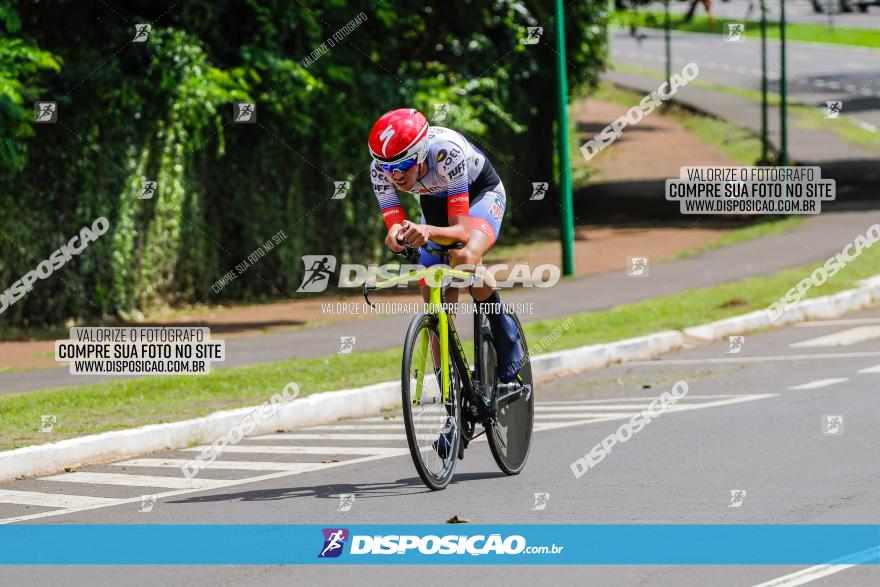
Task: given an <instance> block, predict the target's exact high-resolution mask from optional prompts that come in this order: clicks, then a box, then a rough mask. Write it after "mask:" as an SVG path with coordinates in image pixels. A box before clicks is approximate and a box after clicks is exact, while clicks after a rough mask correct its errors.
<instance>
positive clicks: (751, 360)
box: [626, 351, 880, 367]
mask: <svg viewBox="0 0 880 587" xmlns="http://www.w3.org/2000/svg"><path fill="white" fill-rule="evenodd" d="M861 357H880V352H878V351H864V352H857V353H818V354H815V355H776V356H772V357H724V358H712V357H706V358H705V359H657V360H654V361H630V362H629V363H627V364H626V366H627V367H647V366H650V367H663V366H669V365H703V364H706V363H714V364H721V363H764V362H766V361H815V360H816V359H857V358H861Z"/></svg>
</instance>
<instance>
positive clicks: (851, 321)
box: [794, 318, 880, 328]
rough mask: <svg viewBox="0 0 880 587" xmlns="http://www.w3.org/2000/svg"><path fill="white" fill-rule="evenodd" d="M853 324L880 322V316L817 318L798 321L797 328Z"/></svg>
mask: <svg viewBox="0 0 880 587" xmlns="http://www.w3.org/2000/svg"><path fill="white" fill-rule="evenodd" d="M852 324H880V318H844V319H841V320H815V321H810V322H798V323H797V324H795V325H794V327H795V328H809V327H810V326H850V325H852Z"/></svg>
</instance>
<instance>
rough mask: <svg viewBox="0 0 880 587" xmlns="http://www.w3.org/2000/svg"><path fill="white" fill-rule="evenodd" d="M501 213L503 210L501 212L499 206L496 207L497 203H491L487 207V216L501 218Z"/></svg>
mask: <svg viewBox="0 0 880 587" xmlns="http://www.w3.org/2000/svg"><path fill="white" fill-rule="evenodd" d="M502 214H503V212H501V208H499V207H498V204H492V206H490V207H489V216H491V217H492V218H494V219H495V220H501V215H502Z"/></svg>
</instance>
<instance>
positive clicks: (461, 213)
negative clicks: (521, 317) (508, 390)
mask: <svg viewBox="0 0 880 587" xmlns="http://www.w3.org/2000/svg"><path fill="white" fill-rule="evenodd" d="M369 147H370V154H371V155H372V156H373V160H374V161H373V163H372V165H371V166H370V176H371V178H372V182H373V191H374V192H375V193H376V198H377V199H378V200H379V209H380V210H381V212H382V218H383V219H384V221H385V226H386V228H387V229H388V234H387V236H386V237H385V245H386V246H387V247H388V248H389V249H391V250H392V251H395V252H400V251H402V250H403V246H402V244H401V243H406V244H408V245H410V246H412V247H421V246H422V245H424V244H425V243H427V242H431V243H434V244H446V245H448V244H451V243H455V242H462V243H465V246H464V248H461V249H455V250H450V251H449V256H450V263H451V265H452V266H453V267H454V266H456V265H470V266H472V267H476V266H478V265H479V264H480V263H481V262H482V260H483V256H484V255H485V254H486V252H487V251H488V250H489V249H491V248H492V245H494V244H495V241H496V240H497V238H498V234H499V232H500V231H501V220H502V217H503V216H504V208H505V203H506V195H505V193H504V186H503V185H502V183H501V179H500V178H499V177H498V174H497V173H496V172H495V169H494V168H493V167H492V163H490V162H489V159H488V158H487V157H486V155H485V154H483V152H482V151H480V150H479V149H478V148H476V147H475V146H474V145H472V144H471V143H470V142H469V141H468V140H467V139H466V138H464V137H463V136H462V135H461V134H459V133H458V132H456V131H454V130H452V129H448V128H444V127H441V126H429V125H428V121H427V119H426V118H425V117H424V116H423V115H422V114H421V113H420V112H419V111H418V110H416V109H415V108H400V109H397V110H392V111H390V112H386V113H385V114H383V115H382V116H381V117H380V118H379V120H377V121H376V124H375V125H373V129H372V130H371V131H370V139H369ZM397 190H400V191H403V192H410V193H412V194H414V195H417V196H418V197H419V203H420V205H421V209H422V214H421V219H420V221H419V222H418V223H415V222H410V221H408V220H407V219H406V216H405V214H404V211H403V207H402V206H401V203H400V199H399V198H398V196H397ZM440 262H441V258H440V257H439V256H437V255H433V254H431V253H428V252H427V251H426V250H425V249H421V250H420V251H419V264H420V265H422V266H424V267H430V266H432V265H436V264H438V263H440ZM486 281H488V279H487V280H485V281H484V283H482V284H480V285H474V286H472V287H471V288H469V289H470V293H471V296H473V298H474V303H476V304H478V305H481V311H483V312H484V313H485V314H486V317H487V318H488V319H489V326H490V327H491V329H492V338H493V340H494V341H495V349H496V351H497V355H498V378H499V379H500V380H501V381H502V382H504V383H510V382H512V381H514V380H516V375H517V373H518V372H519V369H520V367H521V366H522V357H521V352H520V349H519V345H518V344H517V329H516V324H515V323H514V321H513V319H512V318H511V317H510V316H508V315H506V314H505V313H504V311H503V309H502V310H499V309H500V308H502V305H501V297H500V295H499V293H498V290H497V289H495V288H494V287H493V286H494V284H490V283H486ZM448 294H449V295H448V296H447V299H448V301H450V302H455V301H457V299H458V290H457V289H452V290H450V291H449V292H448ZM422 297H423V298H424V299H425V301H428V299H429V291H428V288H427V286H426V285H425V284H424V283H422ZM488 304H497V305H493V306H488Z"/></svg>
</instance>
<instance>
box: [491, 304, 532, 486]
mask: <svg viewBox="0 0 880 587" xmlns="http://www.w3.org/2000/svg"><path fill="white" fill-rule="evenodd" d="M512 317H513V319H514V321H515V322H516V329H517V332H518V335H519V336H518V338H519V345H520V346H519V350H520V353H521V356H522V357H523V366H522V368H521V369H520V370H519V374H518V375H517V380H518V382H519V384H520V385H521V386H522V388H521V389H522V393H521V394H520V395H519V397H517V398H516V399H514V400H512V401H510V402H506V403H502V404H501V405H499V407H498V411H497V412H496V414H495V419H494V421H493V422H492V423H491V425H489V426H488V427H487V429H486V431H487V434H486V436H487V440H488V441H489V448H490V449H491V450H492V456H493V457H494V458H495V463H496V464H497V465H498V468H500V469H501V470H502V471H504V472H505V473H507V474H508V475H518V474H519V473H520V471H522V470H523V467H525V465H526V459H528V457H529V449H530V448H531V445H532V422H533V420H534V418H535V385H534V383H533V382H532V365H531V361H530V357H529V349H528V346H527V344H526V336H525V333H524V332H523V329H522V325H521V324H520V323H519V318H517V317H516V316H515V315H512ZM489 356H490V358H489V361H487V362H489V363H491V370H492V371H494V367H495V365H494V363H495V361H494V356H495V353H494V349H492V352H491V353H489ZM491 376H492V380H493V384H494V385H497V383H494V380H495V378H494V373H493V374H492V375H491ZM500 395H503V394H500Z"/></svg>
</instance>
